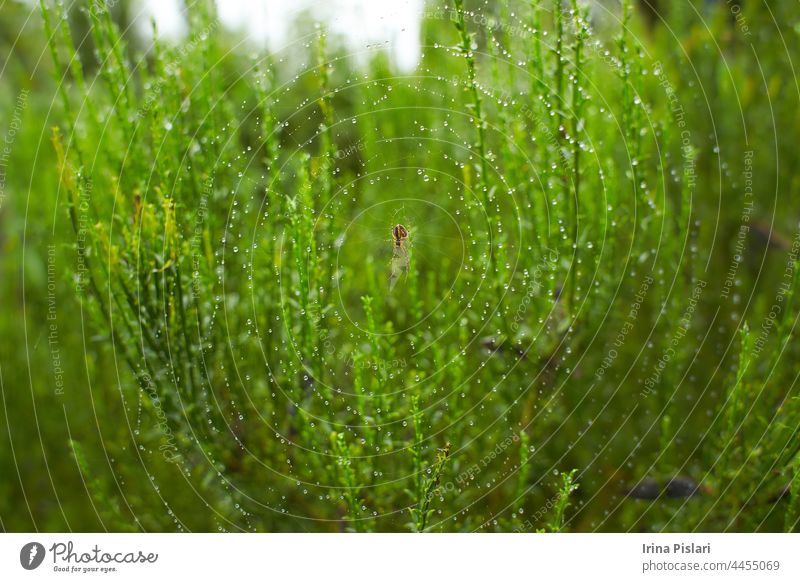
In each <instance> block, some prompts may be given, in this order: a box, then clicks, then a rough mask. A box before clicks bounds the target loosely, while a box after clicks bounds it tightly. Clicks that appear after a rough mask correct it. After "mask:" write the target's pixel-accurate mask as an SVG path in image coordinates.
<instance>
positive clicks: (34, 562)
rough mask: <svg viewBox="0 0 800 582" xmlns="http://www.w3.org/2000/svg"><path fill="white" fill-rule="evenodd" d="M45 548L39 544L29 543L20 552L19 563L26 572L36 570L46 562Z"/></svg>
mask: <svg viewBox="0 0 800 582" xmlns="http://www.w3.org/2000/svg"><path fill="white" fill-rule="evenodd" d="M44 555H45V551H44V546H43V545H42V544H40V543H39V542H29V543H27V544H25V545H24V546H22V549H21V550H20V551H19V563H20V564H22V567H23V568H25V569H26V570H35V569H36V568H38V567H39V566H41V565H42V562H43V561H44Z"/></svg>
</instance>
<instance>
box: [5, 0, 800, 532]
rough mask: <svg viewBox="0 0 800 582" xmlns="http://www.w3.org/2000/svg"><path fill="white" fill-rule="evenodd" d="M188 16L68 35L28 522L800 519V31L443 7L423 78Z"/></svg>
mask: <svg viewBox="0 0 800 582" xmlns="http://www.w3.org/2000/svg"><path fill="white" fill-rule="evenodd" d="M188 4H189V5H190V6H189V7H190V10H187V12H186V14H187V25H188V31H187V34H186V37H185V39H183V40H181V41H179V42H170V41H168V40H166V39H164V38H163V37H162V36H161V35H160V34H159V31H158V30H157V27H156V26H155V24H152V27H151V28H152V40H149V41H146V42H145V41H142V40H141V39H140V38H139V37H138V36H137V35H136V33H135V32H134V28H133V27H130V26H127V24H129V23H126V22H125V20H124V18H123V17H122V16H120V14H118V13H117V12H115V11H114V10H112V9H110V8H109V6H108V5H107V4H106V3H104V2H101V1H100V0H85V1H83V0H80V1H77V2H75V3H73V4H70V5H69V6H65V5H63V4H62V3H60V2H56V3H51V2H49V1H47V0H42V1H41V3H40V6H39V7H38V8H37V11H36V13H35V14H34V15H33V17H34V18H33V21H35V24H32V25H31V26H36V27H37V28H36V29H35V33H36V35H37V38H39V39H40V40H41V46H42V48H46V52H47V56H48V57H49V59H50V62H49V63H48V62H47V61H45V60H44V59H42V63H41V64H40V65H39V66H40V67H41V68H42V69H43V70H44V71H46V72H48V73H50V76H49V78H48V77H46V76H45V75H44V74H42V73H41V72H38V71H37V74H36V75H35V76H33V77H29V79H32V80H28V81H24V82H26V83H33V84H35V85H36V92H35V93H34V95H36V97H35V98H33V97H32V98H31V102H32V103H31V105H30V107H29V110H28V112H27V113H26V112H19V115H20V118H21V119H22V116H24V119H23V120H22V123H23V125H25V126H27V127H28V129H27V130H26V133H25V134H24V135H21V137H20V138H19V140H18V143H17V145H16V147H15V150H14V154H13V155H14V156H15V158H14V159H15V160H16V162H17V167H21V168H25V169H26V172H25V175H24V176H23V175H21V174H20V173H19V172H17V173H16V174H15V175H14V176H11V173H10V172H9V176H10V177H9V179H8V181H7V182H4V186H5V185H6V184H7V185H8V186H7V187H8V189H9V191H13V192H14V193H15V196H14V197H13V199H12V200H11V201H10V202H9V204H10V205H11V206H10V207H11V209H12V212H10V213H9V214H0V220H2V221H3V226H2V228H3V231H0V245H3V249H4V255H3V257H2V259H0V260H1V261H2V262H0V268H2V272H3V278H2V280H0V286H1V287H0V288H2V289H3V296H4V297H7V298H8V299H9V302H10V304H11V305H13V308H12V309H13V313H14V314H16V317H17V318H18V319H19V321H21V322H22V325H21V326H20V325H18V324H17V323H16V322H15V320H14V318H13V317H12V315H10V313H11V312H12V309H10V310H9V311H8V313H9V315H7V316H4V317H2V318H0V330H2V333H3V335H4V337H7V338H10V339H9V340H8V344H7V345H5V346H4V351H3V353H2V359H0V365H2V368H0V388H2V393H3V396H4V399H3V406H4V409H5V410H6V414H5V415H3V418H2V420H0V422H2V423H4V424H5V425H6V428H7V430H3V431H0V432H2V433H4V434H7V435H8V437H6V436H4V437H3V438H4V439H6V438H8V442H7V443H5V444H7V445H8V446H7V447H4V451H3V453H2V455H3V456H2V457H0V464H2V467H3V470H4V472H6V473H7V474H11V473H10V472H11V471H12V470H13V468H14V467H15V466H16V467H17V468H18V471H17V472H15V474H18V475H19V479H18V481H17V482H15V481H13V480H4V481H3V482H2V483H0V485H1V486H2V488H3V489H2V490H0V493H2V495H0V498H6V499H10V498H12V497H25V498H27V497H28V495H30V496H33V495H35V496H36V497H37V498H39V499H44V500H47V501H41V502H38V503H28V505H27V506H26V509H25V510H24V511H23V510H20V509H13V508H12V507H11V504H10V503H9V502H7V501H6V502H2V504H0V516H2V522H0V527H2V528H3V529H8V530H17V529H25V528H31V527H38V528H40V529H42V530H52V529H99V528H105V529H107V530H109V531H174V530H179V531H357V532H368V531H414V532H450V531H492V532H503V531H528V532H534V531H550V532H555V531H598V530H603V531H607V530H612V531H684V530H704V531H762V530H763V531H781V530H786V531H795V530H797V528H798V527H799V526H798V519H800V509H799V508H800V505H799V503H800V502H798V495H799V494H800V477H798V469H799V468H800V461H798V459H800V456H798V455H799V454H800V448H799V447H798V443H800V440H798V438H797V437H798V434H797V433H798V430H799V429H800V409H799V408H798V407H799V406H800V401H798V393H797V386H796V381H797V372H798V370H797V365H796V362H797V361H798V356H799V355H800V354H798V347H797V342H796V341H794V335H795V329H794V328H795V323H796V322H797V317H798V313H800V312H799V311H798V303H797V299H796V293H797V284H798V281H797V279H798V276H800V275H798V267H797V261H798V256H797V253H798V249H800V234H798V230H797V229H798V227H799V226H798V223H797V220H796V218H795V216H796V210H797V208H796V207H797V201H796V196H795V193H796V192H797V190H798V188H799V187H800V181H798V177H797V176H796V175H794V172H793V171H792V169H791V168H792V167H793V162H794V161H796V160H795V158H796V156H797V155H798V153H797V148H796V147H794V140H795V136H796V134H797V132H798V131H800V127H799V126H798V124H797V121H796V119H797V118H796V115H793V113H794V112H795V111H796V106H797V101H796V99H797V98H798V97H800V91H798V87H797V83H796V80H795V78H794V75H793V72H792V71H793V70H792V66H791V59H790V58H789V57H790V55H791V54H792V50H793V49H796V48H797V44H798V39H797V30H796V29H797V15H796V14H792V11H791V9H790V8H785V7H775V8H774V9H773V12H770V13H767V12H766V11H764V10H762V9H761V7H760V3H759V2H757V1H755V0H754V1H749V2H743V3H742V8H741V10H742V15H743V17H742V18H745V20H744V21H743V20H742V18H739V19H736V18H732V17H733V16H734V15H732V14H731V12H730V11H729V9H728V8H727V6H726V5H725V4H723V3H720V5H719V6H715V7H711V6H710V5H708V3H703V2H691V3H690V2H676V3H669V5H668V6H664V7H663V10H662V11H660V12H659V13H658V18H657V19H656V22H649V21H648V20H647V18H646V16H645V15H644V13H643V12H642V11H641V7H640V6H639V5H638V3H634V2H631V1H630V0H623V1H622V2H620V3H585V2H582V1H580V0H570V1H568V2H562V1H560V0H558V1H551V0H543V1H541V2H540V1H531V2H521V1H520V2H518V1H515V0H508V1H503V2H498V3H488V2H470V1H469V0H454V1H453V2H448V3H436V2H432V3H429V4H428V5H427V6H426V10H425V14H424V18H423V22H422V33H421V34H422V55H421V58H420V62H419V65H418V67H417V69H416V70H414V71H411V72H409V71H401V70H398V69H397V68H396V66H395V65H394V64H392V63H391V62H390V61H389V60H388V58H387V56H386V54H385V53H384V52H383V49H382V48H381V47H379V46H370V47H368V48H367V49H366V51H365V54H366V55H367V58H364V55H363V54H362V55H360V56H359V57H356V56H355V55H352V54H349V51H348V49H347V48H346V45H345V44H343V43H342V42H340V39H338V38H337V37H336V36H335V35H333V34H331V33H329V32H328V31H327V30H326V28H325V26H308V27H307V29H306V28H302V34H300V33H298V34H297V39H296V40H295V42H293V43H292V44H291V47H290V49H287V50H285V51H281V52H277V53H269V52H268V51H266V50H262V49H258V50H256V49H254V48H253V47H245V46H243V44H242V43H241V41H240V39H239V38H238V37H236V36H235V35H234V34H233V33H231V32H230V31H228V30H226V28H225V27H224V26H223V25H222V24H221V23H220V21H219V19H218V14H217V12H216V9H215V7H214V4H213V3H212V2H206V1H200V2H192V3H188ZM4 10H5V9H4ZM17 10H21V9H17ZM311 16H312V17H313V14H312V15H311ZM743 22H744V23H746V25H747V31H745V30H744V29H743V26H744V25H743ZM298 26H301V27H302V22H301V23H300V24H299V25H298ZM776 31H777V32H779V33H780V34H775V32H776ZM745 32H749V34H746V33H745ZM148 38H149V37H148ZM7 78H8V77H7V76H6V74H5V73H4V76H3V85H2V87H3V91H4V92H3V95H2V97H3V107H4V111H5V108H6V107H7V105H8V104H9V103H11V104H12V107H11V108H10V109H9V110H10V111H11V112H12V113H13V111H14V107H13V103H14V102H13V100H11V99H10V98H9V95H7V93H9V90H8V86H11V84H10V83H6V79H7ZM18 78H23V77H22V76H20V77H18ZM16 83H22V81H16ZM767 120H768V121H767ZM779 124H780V127H778V125H779ZM779 130H780V132H779ZM37 132H38V133H37ZM22 192H24V193H26V194H27V196H28V199H29V206H26V204H28V203H27V202H26V201H25V200H24V198H23V197H22V195H20V193H22ZM756 193H758V195H756ZM759 195H760V196H759ZM0 212H2V207H0ZM26 217H27V218H26ZM397 225H402V226H403V228H404V229H405V230H406V231H407V235H408V236H407V238H404V240H403V244H406V245H407V252H408V264H407V268H404V269H403V272H402V274H400V276H399V277H397V280H396V281H395V282H392V283H390V280H391V279H392V278H393V277H392V273H391V271H392V266H391V265H392V261H393V257H394V256H395V255H394V254H393V252H394V245H396V244H398V243H397V241H396V240H395V238H394V236H393V232H395V231H394V230H393V229H394V227H396V226H397ZM5 233H13V234H12V235H8V234H5ZM12 239H14V240H16V239H19V240H21V241H22V242H21V243H18V244H19V245H20V246H19V247H14V244H17V243H12V242H11V240H12ZM12 253H20V256H23V257H25V262H24V266H23V267H18V266H16V264H15V263H14V262H13V261H12V260H11V259H10V258H8V257H10V256H11V255H12ZM51 287H52V289H53V291H52V294H48V291H47V290H48V289H49V288H51ZM20 297H22V298H24V301H22V300H21V299H19V298H20ZM51 314H52V317H51ZM54 330H55V331H54ZM42 334H44V335H42ZM37 335H42V337H44V338H45V339H44V340H41V342H44V343H41V342H40V343H36V346H39V345H41V346H42V347H40V348H38V349H36V348H35V346H34V343H35V342H36V341H37V340H36V337H37ZM4 343H6V342H4ZM12 343H17V346H16V348H14V346H12V345H11V344H12ZM45 344H46V345H45ZM19 346H34V348H31V349H29V350H27V351H25V350H22V349H21V348H20V347H19ZM54 349H57V352H54V351H53V350H54ZM56 353H57V355H58V370H59V372H58V374H56V369H55V367H54V362H55V360H54V358H55V356H54V354H56ZM62 368H63V369H62ZM57 378H60V381H61V382H62V384H63V389H61V390H60V391H59V389H58V388H56V389H55V390H54V389H53V388H52V386H53V385H54V383H55V382H56V379H57ZM17 383H24V384H26V385H30V386H31V390H30V395H28V394H27V393H21V392H16V393H12V387H13V386H14V385H16V384H17ZM23 411H24V412H23ZM31 411H32V412H31ZM31 414H35V415H37V417H40V418H39V420H40V422H41V425H38V424H37V425H36V426H37V429H36V430H34V429H33V428H32V427H31V426H28V425H21V424H20V422H19V420H18V415H27V416H26V418H27V417H30V416H31ZM37 433H38V434H37ZM24 441H27V442H41V443H42V445H41V447H38V449H41V450H40V451H39V450H38V449H37V451H36V452H35V455H34V456H32V458H31V459H30V461H29V462H30V463H31V467H34V466H36V467H38V466H40V465H43V466H45V467H47V468H48V471H47V472H44V471H41V472H40V474H47V475H50V477H49V478H48V480H47V481H42V482H40V481H39V480H37V479H35V478H34V477H33V474H34V473H35V472H36V471H35V469H33V468H28V467H24V466H23V467H22V469H19V467H20V466H21V465H20V463H21V460H20V457H19V455H18V453H15V451H17V450H18V447H19V446H20V442H24ZM5 451H10V452H9V453H7V452H5ZM51 498H52V500H51Z"/></svg>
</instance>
